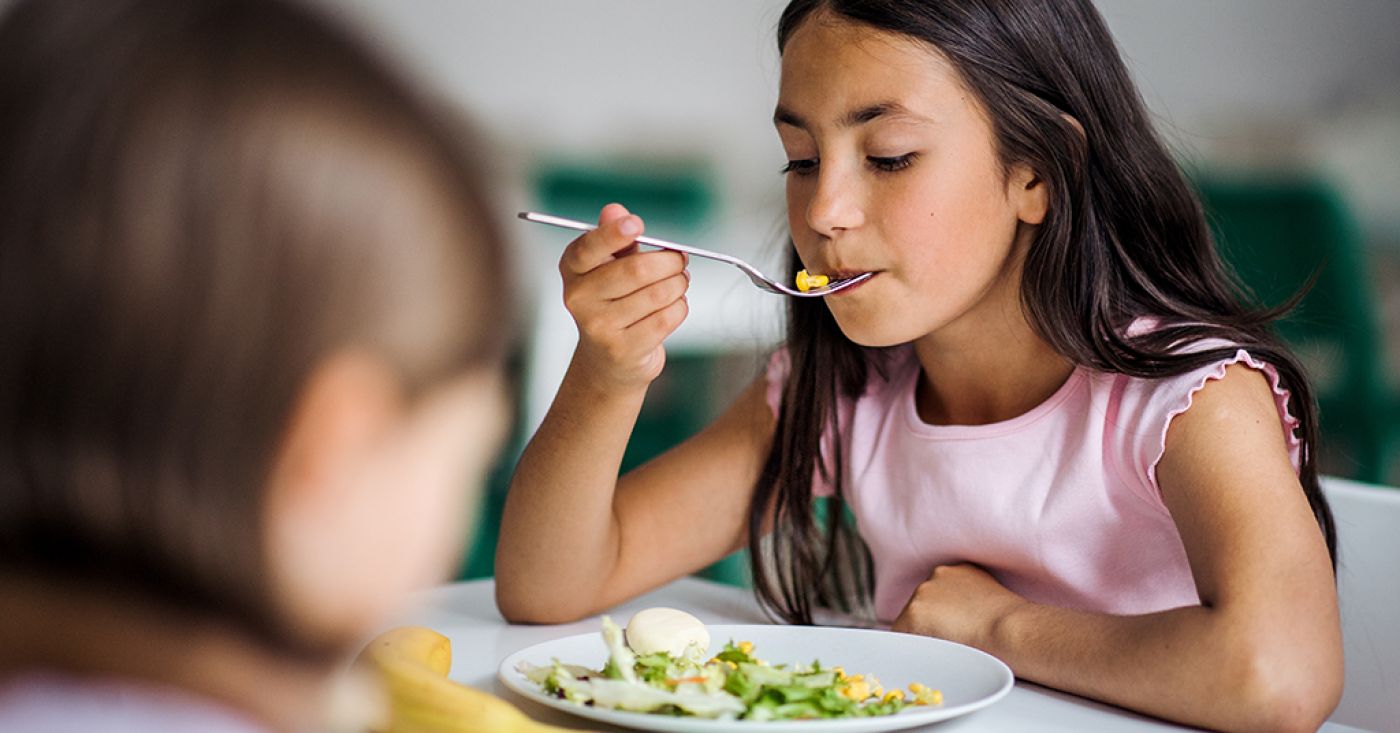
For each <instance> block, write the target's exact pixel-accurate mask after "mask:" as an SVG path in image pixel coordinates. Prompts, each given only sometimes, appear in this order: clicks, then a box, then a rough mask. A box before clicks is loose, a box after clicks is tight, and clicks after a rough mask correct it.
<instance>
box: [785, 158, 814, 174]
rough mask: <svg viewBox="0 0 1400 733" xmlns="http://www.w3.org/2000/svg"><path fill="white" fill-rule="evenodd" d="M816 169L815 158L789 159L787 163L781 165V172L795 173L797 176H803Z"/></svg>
mask: <svg viewBox="0 0 1400 733" xmlns="http://www.w3.org/2000/svg"><path fill="white" fill-rule="evenodd" d="M816 169H817V159H816V158H807V159H805V160H789V161H788V162H787V165H785V166H783V170H782V172H783V173H784V174H788V173H795V174H797V175H799V176H805V175H807V174H808V173H811V172H812V171H815V170H816Z"/></svg>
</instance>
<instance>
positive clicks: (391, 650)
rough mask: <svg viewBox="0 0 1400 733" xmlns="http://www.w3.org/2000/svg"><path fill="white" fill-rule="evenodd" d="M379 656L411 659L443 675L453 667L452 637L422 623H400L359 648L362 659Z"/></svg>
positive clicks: (370, 659) (371, 658)
mask: <svg viewBox="0 0 1400 733" xmlns="http://www.w3.org/2000/svg"><path fill="white" fill-rule="evenodd" d="M379 657H399V658H407V659H410V660H414V661H417V662H419V663H421V664H423V665H424V666H426V667H427V668H428V669H431V670H432V671H434V672H436V673H437V674H438V676H440V677H446V676H447V672H448V671H449V670H450V669H452V640H451V639H448V638H447V637H446V636H443V635H442V634H439V633H438V632H436V631H433V630H432V629H429V628H426V627H423V626H400V627H398V628H396V629H390V630H388V631H386V632H384V633H382V634H380V635H379V636H376V637H375V638H374V641H371V642H370V643H369V644H368V645H366V646H365V649H364V651H362V652H360V659H361V660H362V661H373V660H374V659H376V658H379Z"/></svg>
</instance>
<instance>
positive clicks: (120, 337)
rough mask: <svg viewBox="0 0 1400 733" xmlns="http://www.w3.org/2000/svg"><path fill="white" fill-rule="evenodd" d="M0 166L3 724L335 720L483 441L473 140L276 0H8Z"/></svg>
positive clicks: (442, 552)
mask: <svg viewBox="0 0 1400 733" xmlns="http://www.w3.org/2000/svg"><path fill="white" fill-rule="evenodd" d="M0 161H3V165H2V166H0V344H3V348H0V619H3V624H0V729H3V730H36V729H41V730H46V731H49V730H82V731H92V730H103V731H138V730H139V731H143V732H147V733H149V732H152V731H166V730H181V731H188V730H200V731H254V730H299V729H319V728H324V727H331V726H332V725H333V721H332V720H330V719H329V718H328V717H327V712H326V711H327V709H328V708H329V707H331V706H330V705H329V702H328V701H329V699H330V698H331V694H330V691H331V689H332V688H333V687H334V685H332V684H331V683H330V682H329V680H330V679H331V675H330V672H331V671H332V670H333V669H334V666H335V663H336V662H337V661H339V660H340V659H342V658H343V657H344V655H345V653H346V652H347V651H348V650H350V649H351V648H352V647H353V646H354V645H355V644H356V643H357V642H359V641H360V640H362V639H363V638H364V637H365V635H367V634H368V633H370V632H372V631H373V630H374V629H375V628H376V627H377V626H378V625H380V624H383V623H384V622H385V621H386V619H388V618H389V616H390V615H391V614H393V613H394V612H396V611H397V610H399V608H400V605H401V603H402V601H403V599H404V597H405V595H406V594H407V593H408V592H409V591H410V590H412V589H414V588H417V587H421V586H424V585H428V584H431V583H433V582H436V581H438V580H441V579H443V578H445V577H446V576H447V575H448V574H449V572H450V569H451V564H452V563H453V562H454V561H455V560H456V559H457V558H459V557H460V550H461V547H462V543H463V540H464V537H465V534H466V533H465V529H466V524H465V520H466V515H467V508H468V506H469V502H471V500H472V499H473V498H474V492H473V491H468V490H464V487H466V486H470V485H474V483H475V482H476V481H477V480H478V479H479V478H480V476H481V473H482V470H483V468H484V467H485V465H486V463H487V461H488V459H489V457H490V456H491V455H492V453H493V452H494V448H495V446H496V445H497V442H498V438H499V426H500V424H501V417H502V413H503V409H502V405H503V401H502V389H501V384H500V363H499V357H500V352H501V342H502V338H501V337H502V328H503V327H502V325H501V322H502V317H501V314H500V313H499V312H497V308H498V304H499V303H502V302H507V301H506V300H505V299H504V298H503V297H502V296H501V295H500V293H499V283H500V282H501V281H502V279H503V276H504V274H505V273H504V269H503V262H502V252H501V247H500V245H499V242H498V239H497V236H496V231H495V229H494V228H493V227H492V226H491V223H490V217H489V216H488V214H487V207H486V205H485V204H484V202H483V196H482V191H481V189H480V187H479V185H478V184H477V182H476V181H475V179H474V168H473V166H472V165H471V164H470V162H469V161H468V160H467V159H466V158H464V154H463V152H462V151H461V150H459V149H458V147H457V145H456V144H455V142H454V140H453V139H452V134H451V132H450V131H449V130H448V129H447V128H446V127H444V125H443V124H442V123H441V121H439V120H438V119H436V118H435V117H434V116H433V115H432V114H430V113H429V112H428V110H427V108H426V107H425V105H424V104H423V103H422V102H421V101H420V100H419V99H417V98H416V97H415V96H414V95H413V94H412V93H411V92H410V91H409V90H408V89H407V87H406V86H405V85H404V84H403V83H402V82H401V81H400V80H399V79H397V78H396V77H394V76H393V75H391V74H390V73H388V72H387V71H386V70H385V67H384V66H383V65H382V64H381V63H380V62H379V60H378V59H377V58H375V57H374V56H373V55H372V54H371V53H369V52H368V51H367V50H366V49H365V48H364V47H362V46H361V45H360V44H359V43H358V42H356V41H355V40H353V39H352V38H350V37H348V36H347V35H345V34H344V33H343V32H341V31H340V30H337V29H336V28H334V27H333V26H331V25H329V24H327V23H326V22H324V21H323V20H321V19H319V18H318V17H316V16H315V15H314V14H313V13H311V12H308V11H306V10H303V9H298V8H296V7H294V6H291V5H289V4H286V3H283V2H276V1H273V0H257V1H253V2H249V1H246V0H239V1H234V0H194V1H191V2H177V3H169V2H154V1H146V0H115V1H111V2H102V3H90V2H77V1H71V0H70V1H64V0H59V1H54V0H48V1H46V2H21V3H19V4H17V5H15V6H13V7H12V8H11V9H10V10H9V11H8V13H7V14H6V16H5V17H4V19H3V24H0ZM469 278H470V279H472V280H481V281H487V282H491V283H493V284H496V286H495V287H493V290H494V292H495V293H496V294H495V295H493V296H488V295H486V294H484V293H483V291H481V290H480V289H473V288H470V287H465V285H466V284H467V283H468V281H469Z"/></svg>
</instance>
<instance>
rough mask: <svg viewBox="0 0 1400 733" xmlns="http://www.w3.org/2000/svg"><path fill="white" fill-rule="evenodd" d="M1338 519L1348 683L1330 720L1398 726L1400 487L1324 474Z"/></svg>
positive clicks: (1374, 727) (1376, 727) (1379, 727)
mask: <svg viewBox="0 0 1400 733" xmlns="http://www.w3.org/2000/svg"><path fill="white" fill-rule="evenodd" d="M1322 490H1323V493H1324V494H1326V496H1327V499H1328V501H1329V502H1331V504H1332V511H1333V513H1334V514H1335V516H1336V520H1337V592H1338V594H1339V596H1340V603H1341V611H1342V637H1343V643H1344V644H1345V652H1346V689H1345V691H1344V692H1343V693H1342V702H1341V704H1340V705H1338V706H1337V710H1336V712H1335V713H1333V714H1332V718H1331V720H1333V721H1334V722H1337V723H1342V724H1344V725H1350V726H1355V727H1358V728H1364V729H1366V730H1375V731H1400V488H1391V487H1385V486H1373V485H1369V484H1360V483H1356V482H1353V481H1346V480H1343V479H1337V478H1330V477H1329V478H1324V479H1323V481H1322Z"/></svg>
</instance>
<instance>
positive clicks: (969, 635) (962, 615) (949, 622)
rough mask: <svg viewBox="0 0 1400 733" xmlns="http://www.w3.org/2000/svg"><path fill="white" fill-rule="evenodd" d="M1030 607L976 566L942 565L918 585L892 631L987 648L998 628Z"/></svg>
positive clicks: (1022, 599)
mask: <svg viewBox="0 0 1400 733" xmlns="http://www.w3.org/2000/svg"><path fill="white" fill-rule="evenodd" d="M1027 603H1029V601H1027V600H1026V599H1024V598H1022V597H1021V596H1019V595H1016V594H1015V593H1013V592H1011V591H1009V590H1007V589H1006V586H1004V585H1002V584H1001V583H998V582H997V580H996V578H993V577H992V576H991V575H990V574H989V573H988V572H987V571H985V570H983V569H982V568H979V567H977V566H976V565H972V564H968V563H963V564H960V565H940V566H938V567H936V568H934V569H933V574H932V575H930V576H929V579H928V580H925V581H924V582H922V583H920V584H919V587H918V589H916V590H915V591H914V597H913V598H910V599H909V603H908V604H906V605H905V606H904V610H903V611H901V612H900V614H899V618H897V619H895V620H894V626H893V627H892V628H893V630H895V631H903V632H906V633H910V634H922V635H923V636H933V637H937V638H939V639H947V640H949V641H956V642H958V643H960V644H967V645H968V646H972V647H977V648H978V649H983V650H988V649H990V647H991V646H992V639H993V634H994V632H995V630H996V626H997V624H998V623H999V622H1000V621H1001V620H1002V619H1004V618H1006V616H1007V615H1009V614H1010V613H1011V612H1012V611H1013V610H1015V609H1016V608H1018V607H1020V606H1022V605H1024V604H1027Z"/></svg>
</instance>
